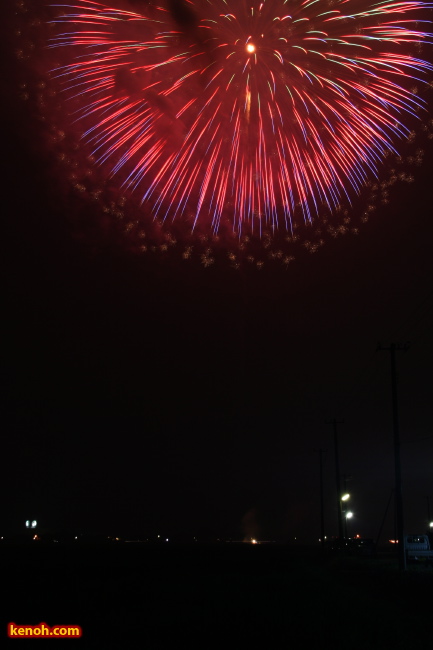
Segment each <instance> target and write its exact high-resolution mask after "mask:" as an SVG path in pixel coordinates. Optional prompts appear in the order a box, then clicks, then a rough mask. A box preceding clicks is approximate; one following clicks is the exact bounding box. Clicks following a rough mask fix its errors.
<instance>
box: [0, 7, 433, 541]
mask: <svg viewBox="0 0 433 650" xmlns="http://www.w3.org/2000/svg"><path fill="white" fill-rule="evenodd" d="M8 24H9V23H6V25H8ZM15 24H16V23H14V22H13V17H10V25H11V28H8V29H7V37H5V44H6V47H7V51H8V54H9V55H10V61H11V63H10V65H9V66H8V67H7V79H6V82H5V85H4V86H3V93H4V97H3V105H4V106H5V107H6V108H7V110H8V113H9V115H8V117H7V119H6V121H5V122H4V126H5V136H4V137H5V142H4V146H3V154H4V156H3V160H4V162H6V163H7V169H6V170H4V171H3V172H2V179H3V181H4V189H3V202H2V203H3V209H2V213H3V218H4V220H5V222H6V229H5V231H4V235H5V236H4V237H3V240H4V244H5V252H4V255H3V259H4V260H5V262H6V265H5V272H4V274H3V278H4V279H5V284H6V293H5V300H4V303H5V309H4V316H3V325H4V326H5V327H4V334H3V337H2V341H3V354H2V358H3V378H4V389H3V391H2V397H3V400H4V409H3V412H4V415H3V426H2V429H3V461H4V462H3V471H2V481H3V482H4V488H3V489H2V491H1V494H2V497H1V499H2V512H3V513H4V514H2V525H3V524H4V525H5V527H9V526H12V525H14V526H15V525H22V523H23V521H24V520H25V519H26V518H27V517H35V518H38V519H40V521H41V522H43V523H44V524H45V525H46V526H48V527H52V528H60V527H68V528H74V529H76V530H79V529H81V530H88V529H93V530H103V531H108V532H113V533H116V532H125V533H126V532H128V533H131V534H132V533H135V532H137V533H140V534H156V533H161V534H163V535H167V536H170V535H171V536H174V535H185V536H190V537H192V536H193V535H197V536H200V535H201V536H206V535H215V536H233V537H236V538H239V539H242V538H243V537H244V536H251V535H257V536H258V537H259V538H263V539H293V538H294V537H297V538H298V539H305V540H312V539H317V538H318V536H319V531H320V519H319V456H318V449H319V448H322V449H326V450H327V452H326V453H325V455H324V483H325V506H326V508H325V509H326V513H325V514H326V528H327V532H328V534H329V535H332V534H336V522H337V518H336V510H335V473H334V472H335V469H334V459H333V442H332V426H331V425H329V424H326V421H327V420H329V419H331V418H334V417H335V418H338V419H340V420H344V423H343V424H341V425H340V426H339V440H340V462H341V472H342V474H345V475H347V476H348V477H350V479H349V480H348V481H347V488H348V491H350V492H351V494H352V506H351V507H352V509H353V512H354V518H353V519H352V520H351V522H350V525H349V533H360V534H362V535H365V536H368V537H375V536H376V535H377V533H378V530H379V527H380V524H381V520H382V518H383V516H384V514H385V508H386V504H387V501H388V499H389V497H390V494H391V490H392V487H393V480H394V479H393V445H392V411H391V380H390V355H389V353H388V352H380V353H379V352H376V345H377V342H378V341H381V342H382V343H383V344H384V345H389V343H390V342H391V341H395V342H401V343H404V342H406V341H410V343H411V346H410V349H409V351H408V352H406V353H403V352H399V353H398V354H397V363H398V374H399V384H398V391H399V409H400V428H401V439H402V447H401V449H402V466H403V481H404V484H403V487H404V506H405V518H406V528H407V529H408V530H412V531H415V532H420V531H423V530H424V528H425V525H426V517H427V499H426V497H427V496H429V497H430V501H431V509H432V511H433V471H432V467H433V437H432V435H433V434H432V357H433V354H432V353H433V344H432V336H431V332H432V290H431V287H432V279H433V272H432V271H433V269H432V243H431V242H432V241H433V237H432V236H433V225H432V219H431V178H432V177H431V170H432V164H433V152H432V147H431V141H428V140H427V138H425V139H424V141H423V142H422V144H423V148H424V151H425V159H424V163H423V165H422V166H421V167H417V168H416V169H415V171H414V172H413V173H414V174H415V182H413V183H411V184H405V185H404V186H402V187H401V188H400V189H397V190H395V192H394V193H393V194H392V196H391V201H390V204H389V205H387V206H386V207H385V206H384V207H381V206H379V207H378V209H377V210H376V212H375V213H374V216H372V218H371V219H370V220H369V222H368V223H366V224H363V225H362V226H361V228H360V232H359V235H357V236H353V235H347V236H344V237H338V238H336V239H335V240H334V239H330V240H329V241H327V243H326V245H325V246H323V248H321V249H320V250H319V251H318V252H317V253H315V254H314V255H312V254H310V253H308V252H307V251H306V250H302V248H301V250H300V252H299V255H297V259H296V260H295V261H294V262H293V263H292V264H290V265H289V267H288V268H287V269H286V268H284V267H283V266H277V265H274V264H271V263H270V264H268V265H266V264H265V266H264V267H263V269H262V270H261V271H258V270H251V269H249V268H248V267H245V268H242V269H241V270H234V269H232V268H230V266H229V264H224V263H222V262H221V263H218V264H216V265H214V266H211V267H209V268H204V267H203V265H202V264H200V263H199V261H197V260H194V259H193V260H181V259H180V257H179V258H177V259H173V258H170V259H168V260H167V259H165V257H164V256H163V255H154V254H152V253H151V252H148V253H146V254H145V255H142V256H137V255H135V254H133V253H131V252H130V251H128V250H127V249H126V248H125V246H123V245H122V238H121V237H119V241H116V237H115V236H114V235H113V233H112V232H111V231H110V234H108V235H107V233H106V232H105V231H104V232H102V231H99V230H98V227H97V225H96V226H93V225H92V227H90V226H87V225H83V215H84V216H86V215H88V214H89V213H90V212H91V211H92V207H91V206H87V207H86V206H84V207H83V205H81V203H80V204H79V205H78V206H77V202H76V200H75V199H72V198H69V199H67V198H65V193H64V190H63V189H62V187H61V180H59V174H60V178H61V172H58V170H56V164H55V163H53V152H52V148H51V149H50V146H49V144H47V142H46V133H47V125H46V124H43V123H41V121H40V119H39V117H38V116H39V115H40V113H39V112H38V109H37V107H36V105H35V102H34V101H32V100H31V98H30V100H28V101H27V100H24V99H23V98H22V94H23V93H22V87H20V84H21V83H23V81H25V82H26V83H27V89H28V88H29V86H32V84H33V87H34V86H35V84H36V83H37V80H38V79H39V77H38V73H37V72H35V65H34V63H33V59H32V58H30V59H29V60H28V61H25V62H24V64H23V63H20V62H19V61H17V59H16V51H17V49H18V46H17V42H18V41H17V40H16V35H15V34H14V32H13V29H12V27H13V26H14V25H15ZM30 94H31V92H30ZM33 94H34V92H33ZM71 206H72V207H71ZM74 210H76V211H77V212H78V213H79V214H77V215H75V214H74ZM75 217H76V218H75ZM90 221H91V222H92V220H91V219H90ZM92 223H93V222H92ZM392 534H393V511H392V509H390V511H389V513H388V517H387V520H386V526H385V533H384V536H385V537H386V536H388V537H389V536H391V535H392Z"/></svg>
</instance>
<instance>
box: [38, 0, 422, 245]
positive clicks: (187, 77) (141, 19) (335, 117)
mask: <svg viewBox="0 0 433 650" xmlns="http://www.w3.org/2000/svg"><path fill="white" fill-rule="evenodd" d="M137 7H139V8H140V12H137V11H135V10H133V9H136V8H137ZM428 7H429V6H427V5H425V4H423V3H421V2H411V1H402V2H388V1H383V2H376V3H372V4H370V5H368V4H367V5H366V3H365V2H360V1H359V0H326V1H325V0H304V1H303V2H300V1H299V2H298V1H295V0H290V1H288V0H264V1H260V2H256V0H252V1H251V2H249V3H246V2H245V1H244V0H232V1H230V2H227V1H225V0H207V1H206V2H198V1H197V0H189V1H187V0H179V1H178V2H176V0H168V2H167V3H166V4H161V5H156V4H152V3H150V2H144V1H143V2H142V3H134V5H132V4H131V5H130V6H129V9H130V10H129V11H128V10H126V9H125V5H124V3H123V4H122V7H120V4H118V6H117V8H116V7H109V6H106V5H104V4H100V3H96V2H90V1H87V0H83V1H79V2H76V3H75V4H73V5H67V6H57V8H56V11H57V15H56V18H55V19H54V20H53V24H54V25H55V26H56V30H57V35H56V36H55V37H54V38H52V39H51V41H50V44H49V47H50V48H54V49H55V50H56V51H57V52H58V56H59V57H61V56H63V57H64V59H63V61H61V63H59V65H58V67H57V68H56V69H55V70H53V71H52V76H53V77H54V78H55V79H56V80H57V82H58V83H59V84H60V88H61V94H62V97H64V98H65V100H66V99H67V102H66V104H65V106H66V107H67V109H68V112H69V114H70V115H71V116H72V118H73V120H74V121H75V122H77V123H78V124H79V126H80V129H81V131H82V138H83V140H84V141H85V142H86V143H87V146H88V148H89V152H90V154H91V156H92V158H93V159H94V160H95V162H96V163H97V164H99V165H102V166H103V168H104V169H107V170H108V174H109V175H110V176H113V177H115V178H116V179H118V183H119V185H120V186H121V187H122V188H123V191H126V192H127V193H128V192H129V193H131V194H134V195H135V196H137V197H138V198H139V201H140V203H141V205H142V207H143V212H144V213H145V214H146V215H152V217H153V218H157V219H158V220H159V221H161V222H166V223H171V222H173V221H175V220H176V221H179V220H180V221H182V222H186V223H187V224H188V228H189V231H193V230H195V229H197V230H200V231H201V232H203V231H207V232H208V233H213V234H215V233H218V232H219V231H221V230H222V229H227V228H229V229H230V230H231V231H232V232H234V233H235V234H236V235H237V236H241V235H242V234H245V233H248V234H257V235H261V234H262V232H263V231H264V230H266V232H274V231H276V230H277V229H278V230H280V231H281V230H283V231H284V232H288V233H289V234H291V233H292V231H293V228H294V227H296V226H297V225H299V223H311V222H313V221H314V219H315V217H316V216H317V215H318V213H319V212H320V210H321V209H322V208H323V207H325V208H326V210H328V211H331V212H332V211H335V210H338V206H339V205H340V203H341V201H342V199H347V200H348V201H350V200H353V197H354V196H356V195H357V194H358V193H359V191H360V190H361V188H362V187H363V186H364V185H365V183H366V181H367V180H368V179H371V178H372V177H374V176H375V175H376V174H377V170H378V167H379V165H380V163H381V161H382V160H383V158H384V157H385V156H386V155H387V154H388V153H389V152H395V146H396V143H397V142H398V140H399V139H402V138H406V137H407V136H408V134H409V126H406V125H405V124H408V123H409V124H410V122H411V119H412V117H413V116H417V114H418V113H419V112H420V109H422V108H423V101H422V100H421V99H420V98H419V97H418V95H417V94H416V93H415V92H414V89H413V87H414V85H415V83H419V82H422V83H424V82H425V76H426V73H427V72H429V71H431V69H432V66H431V65H430V64H429V63H428V62H426V61H425V60H423V59H422V58H421V50H422V45H423V43H429V42H430V35H429V34H428V33H427V32H426V31H422V29H424V28H425V25H426V23H424V22H423V21H422V13H423V10H425V9H426V8H428ZM298 222H299V223H298Z"/></svg>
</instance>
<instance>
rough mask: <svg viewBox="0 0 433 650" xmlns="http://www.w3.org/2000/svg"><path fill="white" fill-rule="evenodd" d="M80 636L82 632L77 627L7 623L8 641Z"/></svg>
mask: <svg viewBox="0 0 433 650" xmlns="http://www.w3.org/2000/svg"><path fill="white" fill-rule="evenodd" d="M82 634H83V631H82V629H81V627H80V626H79V625H53V626H52V627H50V626H49V625H47V624H46V623H39V625H17V624H16V623H8V637H9V638H10V639H25V638H28V639H31V638H33V639H34V638H35V637H43V638H49V637H51V638H53V639H59V638H62V639H79V638H80V637H81V636H82Z"/></svg>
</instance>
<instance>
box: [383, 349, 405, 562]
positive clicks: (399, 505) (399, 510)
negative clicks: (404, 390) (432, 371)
mask: <svg viewBox="0 0 433 650" xmlns="http://www.w3.org/2000/svg"><path fill="white" fill-rule="evenodd" d="M408 349H409V343H404V344H403V345H402V344H401V343H391V345H390V346H389V347H387V348H386V347H384V346H382V345H381V344H380V343H378V346H377V350H378V351H379V350H389V352H390V353H391V390H392V420H393V430H394V466H395V513H396V524H397V540H398V565H399V568H400V571H404V570H405V569H406V553H405V549H404V519H403V492H402V487H401V460H400V432H399V427H398V400H397V372H396V365H395V352H396V350H399V351H401V350H403V351H404V352H406V350H408Z"/></svg>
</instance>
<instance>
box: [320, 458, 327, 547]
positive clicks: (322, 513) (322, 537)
mask: <svg viewBox="0 0 433 650" xmlns="http://www.w3.org/2000/svg"><path fill="white" fill-rule="evenodd" d="M324 451H326V449H325V450H324V449H319V466H320V543H321V546H322V552H324V550H325V508H324V499H323V459H322V456H323V452H324Z"/></svg>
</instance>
